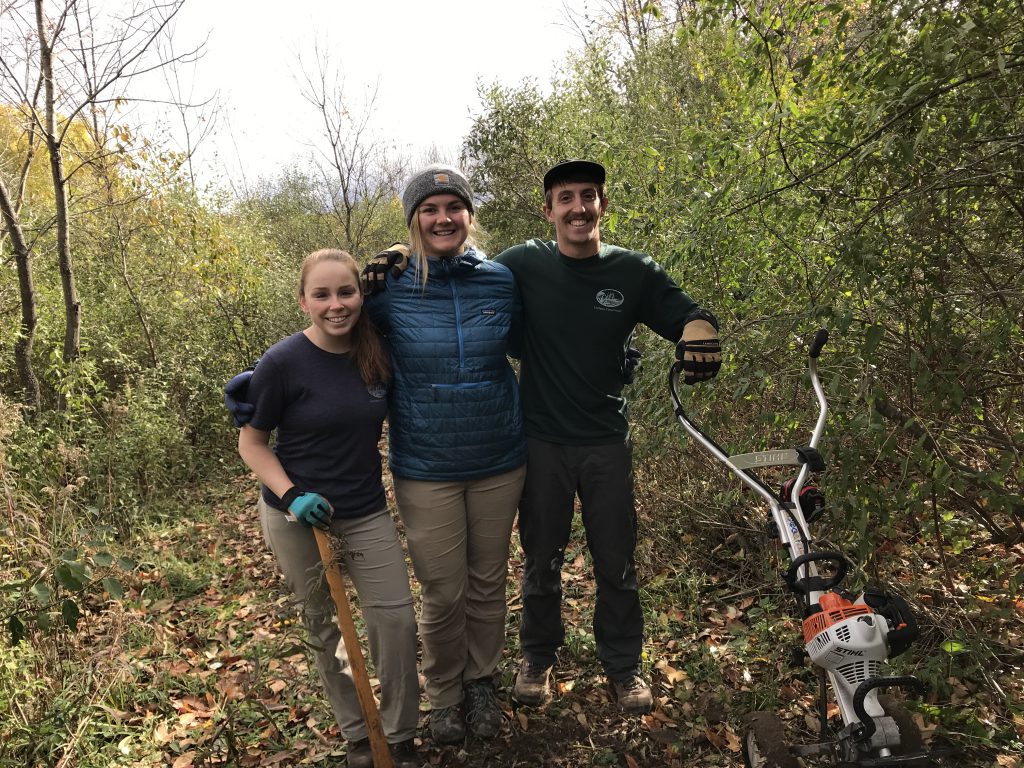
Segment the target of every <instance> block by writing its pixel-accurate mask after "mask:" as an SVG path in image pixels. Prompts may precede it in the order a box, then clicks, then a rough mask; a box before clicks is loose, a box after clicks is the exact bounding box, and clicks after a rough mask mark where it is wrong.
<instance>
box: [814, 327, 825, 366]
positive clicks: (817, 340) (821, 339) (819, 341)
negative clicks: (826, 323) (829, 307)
mask: <svg viewBox="0 0 1024 768" xmlns="http://www.w3.org/2000/svg"><path fill="white" fill-rule="evenodd" d="M827 342H828V329H827V328H822V329H821V330H820V331H818V332H817V333H816V334H814V341H812V342H811V351H810V355H811V357H813V358H815V359H817V357H818V355H820V354H821V348H822V347H824V346H825V344H826V343H827Z"/></svg>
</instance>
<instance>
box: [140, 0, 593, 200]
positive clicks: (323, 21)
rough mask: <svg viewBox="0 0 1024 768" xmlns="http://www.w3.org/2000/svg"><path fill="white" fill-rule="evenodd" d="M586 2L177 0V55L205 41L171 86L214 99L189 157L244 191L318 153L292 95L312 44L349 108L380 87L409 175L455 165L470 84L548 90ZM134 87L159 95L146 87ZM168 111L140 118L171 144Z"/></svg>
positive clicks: (384, 131)
mask: <svg viewBox="0 0 1024 768" xmlns="http://www.w3.org/2000/svg"><path fill="white" fill-rule="evenodd" d="M599 2H600V0H590V5H591V6H593V5H595V3H598V4H599ZM586 4H587V0H566V1H565V2H559V0H516V1H515V2H514V3H513V2H470V0H445V2H440V3H438V2H433V3H432V2H415V1H413V0H391V1H390V2H380V1H379V0H378V1H377V2H374V0H362V1H361V2H352V1H351V0H290V2H281V1H280V0H273V1H271V0H186V2H185V5H184V7H183V9H182V11H181V12H180V13H179V14H178V16H177V18H176V19H175V22H174V30H173V39H174V45H175V48H176V49H177V50H178V51H179V52H180V51H184V50H187V49H189V48H190V47H194V46H196V45H198V44H199V43H202V42H203V41H204V40H205V41H206V42H205V48H204V51H205V52H204V55H203V56H202V58H201V59H200V60H199V61H198V62H196V64H195V65H194V75H192V76H190V75H189V72H188V71H187V70H182V72H181V78H182V79H183V80H184V81H188V80H189V79H191V84H192V90H191V100H192V101H194V102H202V101H205V100H206V99H211V98H213V99H215V103H216V104H218V105H219V109H218V118H217V120H216V121H215V123H214V125H215V128H214V130H213V132H212V133H211V134H210V135H209V136H208V137H207V138H206V139H205V140H204V141H203V142H202V143H201V144H200V147H199V151H198V154H197V156H198V158H199V161H200V162H199V163H198V173H197V176H198V177H199V179H200V181H205V182H207V183H216V182H217V181H218V180H219V181H223V180H224V179H230V180H231V184H232V185H235V186H238V185H239V184H241V185H245V184H252V183H253V182H255V181H256V180H257V179H258V178H259V177H260V176H265V177H266V176H273V175H275V172H276V171H278V170H279V169H281V168H282V167H284V166H286V165H288V164H289V163H291V162H293V161H294V160H295V159H296V158H302V157H305V156H308V155H309V154H310V153H311V152H312V151H314V149H315V146H316V144H317V143H318V142H319V144H320V145H321V146H323V141H322V140H321V139H319V136H320V135H321V134H320V124H319V123H318V114H317V113H316V111H315V109H314V108H313V107H312V106H310V105H309V104H308V103H307V102H306V101H305V100H304V99H303V98H302V96H301V93H300V81H301V78H302V63H300V55H301V57H302V60H303V61H305V62H308V63H307V65H306V66H307V69H309V70H310V71H315V64H316V59H315V55H314V47H315V46H320V48H321V49H322V50H325V51H328V52H329V57H330V62H331V65H332V66H335V67H336V68H337V69H338V71H340V72H341V73H342V77H343V78H344V89H345V93H346V96H347V97H348V99H349V100H350V103H352V104H353V105H355V106H356V107H357V108H360V109H361V108H362V105H363V104H364V103H365V101H366V100H367V98H368V96H369V94H370V93H371V92H372V90H373V89H374V88H376V89H377V98H376V102H375V109H374V111H373V123H374V125H375V128H376V130H377V131H378V132H379V133H378V135H379V136H381V137H383V138H385V139H387V140H390V141H394V142H395V143H396V144H397V145H398V147H399V148H400V149H401V150H402V151H404V152H405V153H407V155H408V157H409V158H410V160H411V161H412V163H413V164H414V165H416V164H417V163H422V161H423V158H424V157H425V156H426V152H427V151H428V150H429V149H430V148H431V147H434V146H436V147H439V148H440V149H441V150H442V151H443V153H444V154H445V155H446V156H447V159H450V160H455V159H457V154H458V148H459V146H460V144H461V142H462V138H463V137H464V136H465V135H466V133H467V132H468V130H469V128H470V125H471V115H473V114H479V112H480V101H479V98H478V96H477V88H478V83H480V82H482V83H484V84H487V85H489V84H491V83H494V82H496V81H497V82H500V83H502V84H505V85H515V84H518V83H520V82H522V81H523V80H524V79H532V80H533V81H534V82H535V83H536V84H537V85H538V86H540V87H541V88H542V89H546V87H547V86H549V84H550V82H551V78H552V77H553V75H554V74H555V73H556V71H557V68H558V66H559V64H560V62H562V61H563V60H564V58H565V56H566V54H567V53H568V52H569V51H572V50H578V49H579V48H581V47H582V38H581V35H580V32H579V30H578V28H577V27H576V26H575V25H574V24H573V23H572V21H571V20H570V16H569V14H576V18H577V20H578V19H580V18H582V13H583V12H584V11H585V9H586ZM162 79H163V78H162V77H161V78H160V80H162ZM143 86H145V87H144V90H145V89H155V90H159V89H160V88H161V87H163V88H166V86H165V85H164V84H163V83H162V82H158V81H157V80H154V79H152V78H151V79H150V81H148V82H147V83H142V84H139V87H143ZM134 92H135V93H136V94H138V93H139V91H138V89H135V91H134ZM203 111H204V112H205V113H207V114H209V113H211V112H212V110H211V108H210V107H209V106H208V107H206V108H205V109H204V110H203ZM170 113H171V111H168V110H167V109H163V110H160V109H159V108H158V109H156V110H155V111H154V110H152V108H151V109H150V112H149V113H148V114H147V113H142V114H143V116H144V117H145V119H146V120H147V121H152V122H153V123H157V122H161V117H162V118H163V122H164V125H163V128H162V131H170V132H173V134H174V135H176V136H179V137H180V129H178V128H177V127H176V126H177V122H178V121H177V120H176V119H174V120H167V119H166V115H168V114H170ZM193 120H195V117H194V118H193ZM149 129H150V130H151V131H154V130H155V131H156V133H157V134H158V135H159V134H160V133H161V132H162V131H161V129H155V128H154V127H153V125H152V124H151V125H150V126H149ZM164 135H166V134H164Z"/></svg>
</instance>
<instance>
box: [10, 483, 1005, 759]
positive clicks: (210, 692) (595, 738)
mask: <svg viewBox="0 0 1024 768" xmlns="http://www.w3.org/2000/svg"><path fill="white" fill-rule="evenodd" d="M654 472H655V470H654V468H648V467H644V466H641V467H640V469H639V473H638V478H637V480H638V483H637V487H638V497H639V508H640V516H641V530H642V536H641V544H640V548H639V552H638V562H639V563H640V568H641V583H642V585H643V599H644V608H645V614H646V620H647V628H648V631H647V643H646V646H645V652H644V659H645V665H646V667H645V673H646V674H647V675H648V676H649V679H650V680H651V682H652V687H653V689H654V691H655V695H656V701H657V705H656V708H655V710H654V712H653V713H652V714H650V715H648V716H645V717H642V718H626V717H623V716H622V715H620V713H619V712H618V711H617V709H616V707H615V705H614V703H613V702H612V700H611V698H610V696H609V694H608V691H607V689H606V687H605V682H604V679H603V677H602V675H601V674H600V669H599V665H598V663H597V659H596V655H595V645H594V638H593V634H592V632H591V630H590V620H591V616H592V606H593V584H592V579H591V577H590V575H589V560H588V555H587V552H586V548H585V546H584V545H583V544H582V535H577V536H574V537H573V541H572V544H571V545H570V549H569V551H568V552H567V554H566V569H565V574H564V605H565V617H566V622H567V642H566V646H565V648H564V650H563V653H562V656H561V659H560V663H559V665H558V666H557V668H556V675H555V680H556V686H557V696H556V697H555V698H554V700H553V701H552V702H550V703H549V704H547V705H546V706H544V707H540V708H532V707H519V706H517V705H516V704H515V703H514V702H513V701H512V700H511V698H510V696H509V695H508V691H509V690H510V688H511V682H512V677H513V674H514V669H515V665H516V662H517V648H516V643H517V640H516V627H517V622H518V615H519V610H520V608H521V600H520V598H519V591H518V583H517V576H518V574H519V572H520V552H519V549H518V544H517V542H515V540H514V541H513V556H512V560H511V563H510V571H509V582H508V596H509V608H510V611H509V624H508V643H507V651H506V658H505V659H504V661H503V663H502V665H501V667H500V670H501V678H500V681H499V684H500V690H501V691H502V693H501V695H500V702H501V706H502V709H503V711H504V713H505V715H506V723H505V727H504V728H503V731H502V734H501V736H500V737H499V738H498V739H497V740H496V741H494V742H492V743H485V742H479V741H474V740H470V741H469V742H467V743H466V745H465V746H464V747H462V748H455V747H437V746H435V745H433V744H432V743H431V742H430V739H429V731H428V730H427V729H426V727H425V725H426V715H427V710H428V705H427V704H426V701H425V699H424V702H423V705H422V707H423V715H424V717H423V719H422V722H421V726H423V727H421V729H420V740H421V750H422V754H423V757H424V763H425V764H427V765H432V766H496V767H498V768H506V767H507V768H512V766H551V767H552V768H554V767H555V766H565V767H566V768H567V767H568V766H581V765H596V766H599V765H614V766H628V767H629V768H637V767H638V766H670V767H671V768H696V766H739V765H742V758H741V756H740V749H741V739H742V734H743V723H744V716H745V715H746V713H748V712H750V711H753V710H765V709H767V710H772V711H776V712H778V713H779V714H780V716H781V717H782V718H783V719H784V721H785V722H786V724H787V728H788V729H789V735H790V738H791V739H793V740H794V741H798V740H802V741H814V740H816V737H817V733H816V731H817V729H818V726H817V720H816V716H815V701H814V699H815V693H816V688H817V683H816V679H815V677H814V675H813V674H812V673H811V672H810V671H809V669H808V668H807V667H804V668H792V667H791V666H790V664H789V657H790V649H791V648H792V647H794V646H795V645H796V644H797V643H798V637H799V626H798V622H797V621H796V620H795V619H794V618H792V614H793V608H792V605H791V600H790V598H789V597H787V596H786V594H784V590H783V588H782V583H781V579H780V577H779V561H778V559H777V553H776V552H775V551H774V548H773V546H772V544H771V542H770V540H769V539H768V538H767V537H766V536H765V535H764V531H763V530H761V528H760V526H759V524H758V523H756V522H752V521H751V520H750V519H749V516H748V514H747V512H746V511H744V512H739V511H737V512H736V514H735V519H733V520H731V521H730V520H728V519H726V518H727V517H728V515H725V516H723V515H721V514H718V513H716V518H717V519H710V518H709V517H707V516H706V515H705V514H704V513H702V511H701V510H697V509H689V508H687V507H686V505H685V504H684V503H683V502H681V501H680V500H679V499H678V498H674V497H673V496H672V494H671V493H669V492H668V491H666V490H665V488H664V487H663V486H662V485H660V484H659V483H658V481H657V480H656V478H655V474H654ZM179 501H180V506H177V508H176V509H174V510H173V511H170V512H169V513H168V514H166V515H164V516H163V517H162V518H161V519H160V520H159V521H156V522H155V523H154V524H153V525H152V526H151V527H150V528H148V529H147V530H146V531H145V532H144V533H141V532H140V533H139V535H138V536H137V537H136V539H135V545H134V551H133V552H131V553H130V554H131V557H125V556H122V557H121V560H120V561H119V562H116V563H113V564H112V565H111V568H110V572H111V573H115V574H116V575H117V578H118V580H119V581H120V583H122V584H123V598H122V599H121V600H117V601H114V600H111V599H110V595H109V593H105V592H101V591H99V592H98V591H94V592H93V593H91V596H90V597H88V598H86V599H85V600H83V602H82V611H81V613H82V615H81V616H80V617H79V619H78V621H77V625H76V626H77V631H76V632H71V631H70V630H69V629H68V628H67V627H63V628H60V627H57V628H55V629H54V630H52V631H51V632H49V633H43V632H42V631H41V630H39V629H32V630H30V631H29V632H28V636H26V637H25V639H24V640H23V641H22V642H20V643H18V644H17V645H13V646H11V645H9V644H4V645H3V646H2V650H0V670H2V674H0V694H2V697H0V698H2V700H3V701H5V702H6V704H0V707H4V706H6V707H7V708H8V711H7V712H6V713H5V716H4V718H2V719H0V720H2V722H3V723H5V724H4V725H2V726H0V765H2V766H5V767H6V766H11V768H14V766H19V767H20V766H62V767H66V768H70V766H78V767H80V768H101V767H105V766H115V765H117V766H174V768H189V767H190V766H194V767H195V768H199V767H200V766H203V767H207V766H276V765H282V766H286V765H323V766H327V765H334V764H343V760H344V758H343V756H344V753H345V745H344V741H343V739H342V738H341V737H340V735H339V733H338V730H337V727H336V725H335V724H334V722H333V719H332V717H331V715H330V711H329V709H328V707H327V705H326V703H325V701H324V699H323V697H322V695H321V694H320V692H319V684H318V682H317V679H316V673H315V669H314V667H313V665H312V657H311V655H310V653H309V646H308V645H307V644H306V642H305V635H304V632H303V630H302V628H301V625H300V624H298V623H297V621H296V618H297V617H296V615H295V613H294V611H293V610H292V609H291V608H290V607H289V605H288V603H287V600H286V598H285V596H284V594H283V593H282V585H281V582H280V581H279V578H278V575H277V571H276V566H275V564H274V562H273V559H272V557H271V556H270V554H269V552H268V551H267V550H266V548H265V545H264V544H263V541H262V537H261V535H260V532H259V524H258V520H257V519H256V517H255V515H254V513H253V508H254V502H255V486H254V483H253V481H252V480H251V478H249V477H247V476H245V475H243V474H242V473H241V472H239V474H238V477H237V478H236V479H234V480H231V481H228V482H226V483H219V484H211V485H208V486H205V487H202V488H199V489H195V490H194V491H193V492H191V493H189V494H188V495H187V497H185V498H182V499H180V500H179ZM8 517H9V523H10V522H13V521H14V518H13V517H11V508H10V506H9V507H8ZM682 519H685V520H686V522H685V524H683V525H682V533H681V534H680V520H682ZM577 533H578V534H580V533H581V532H580V531H577ZM7 540H8V541H9V540H10V539H7ZM878 561H879V562H878V567H879V570H880V571H884V572H885V574H886V576H887V577H888V580H889V584H890V585H892V586H894V587H895V588H897V589H901V588H905V587H906V586H908V585H911V584H913V585H916V586H915V589H916V592H915V594H916V599H915V600H914V604H915V608H916V609H917V610H918V613H919V617H920V619H921V622H922V626H923V635H922V638H921V640H920V641H919V642H918V644H917V645H916V646H915V647H914V648H912V649H911V650H910V651H909V652H908V653H907V654H906V655H905V657H900V658H899V659H897V660H896V668H897V669H898V670H899V671H900V672H907V673H913V674H916V675H918V676H919V677H921V678H922V679H923V680H924V681H925V682H927V683H928V684H929V686H930V692H929V694H928V695H926V696H925V697H924V699H923V700H921V701H920V702H907V706H908V708H909V709H910V711H911V713H912V717H913V718H914V720H915V722H916V724H917V725H918V727H919V728H920V730H921V731H922V734H923V735H924V737H925V739H926V740H927V741H929V742H931V743H932V744H933V745H952V746H954V747H955V748H956V749H957V750H958V754H957V756H956V757H955V758H954V759H953V761H952V762H950V763H948V764H949V765H956V766H972V767H973V766H977V767H978V768H980V767H981V766H1010V767H1011V768H1012V767H1016V766H1020V765H1021V764H1022V762H1021V761H1022V756H1021V755H1022V749H1021V742H1022V739H1024V718H1022V716H1021V713H1020V702H1021V701H1022V698H1024V680H1022V678H1021V675H1020V674H1019V668H1020V659H1021V639H1022V629H1024V621H1022V616H1024V602H1022V601H1021V600H1020V598H1019V596H1018V597H1017V598H1016V599H1015V598H1014V596H1012V595H1008V594H1005V593H1003V592H1000V591H999V590H998V589H988V590H985V589H982V590H978V589H971V590H968V589H966V588H965V587H963V586H962V585H963V584H964V583H965V582H964V581H963V579H964V578H965V576H966V575H968V574H967V573H966V571H967V570H971V571H972V572H973V571H978V570H979V569H981V570H984V569H985V567H986V563H991V564H996V563H999V564H1000V567H1001V568H1004V567H1005V568H1018V569H1019V568H1020V567H1021V566H1022V565H1024V548H1022V547H1021V546H1020V545H1016V546H1013V547H997V546H993V545H981V544H979V545H977V546H976V547H975V548H974V549H973V550H972V551H971V552H970V553H969V554H968V556H966V557H958V558H956V559H955V560H954V562H953V563H951V562H950V558H946V559H945V567H944V564H943V558H940V557H939V556H938V555H937V554H936V553H935V552H934V551H933V550H931V549H930V548H929V547H928V546H927V542H925V541H922V540H914V539H912V538H908V539H906V540H904V541H892V542H890V543H889V544H888V545H887V551H886V552H885V553H882V554H880V556H879V558H878ZM7 562H9V561H7ZM104 562H105V561H104ZM119 564H120V565H123V566H124V569H122V570H119ZM6 568H7V566H3V567H2V568H0V576H3V577H4V578H3V580H4V581H6V580H7V576H8V574H6V573H3V571H4V570H5V569H6ZM951 585H952V588H950V586H951ZM958 585H961V586H958ZM1015 670H1016V671H1015ZM832 714H834V712H833V713H832Z"/></svg>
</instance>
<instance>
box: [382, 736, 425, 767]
mask: <svg viewBox="0 0 1024 768" xmlns="http://www.w3.org/2000/svg"><path fill="white" fill-rule="evenodd" d="M390 748H391V762H392V763H393V764H394V766H395V768H420V766H421V765H423V761H422V760H420V757H419V755H418V754H416V742H415V741H413V740H412V739H406V740H405V741H400V742H398V743H397V744H391V745H390Z"/></svg>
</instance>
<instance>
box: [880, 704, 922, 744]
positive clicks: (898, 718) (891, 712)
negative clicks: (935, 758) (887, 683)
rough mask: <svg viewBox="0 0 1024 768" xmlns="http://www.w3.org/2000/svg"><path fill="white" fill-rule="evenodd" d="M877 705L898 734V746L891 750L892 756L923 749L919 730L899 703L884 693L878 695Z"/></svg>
mask: <svg viewBox="0 0 1024 768" xmlns="http://www.w3.org/2000/svg"><path fill="white" fill-rule="evenodd" d="M878 703H879V705H880V706H881V707H882V709H883V710H885V714H887V715H888V716H889V717H891V718H892V719H893V720H894V721H895V723H896V730H898V731H899V732H900V745H899V746H898V747H897V748H896V749H894V750H893V754H894V755H911V754H913V753H915V752H920V751H922V750H923V749H924V741H923V740H922V739H921V729H920V728H918V727H917V723H915V722H914V718H913V717H912V716H911V715H910V712H908V711H907V709H906V707H904V706H903V705H902V704H901V703H900V702H898V701H897V700H896V699H894V698H893V697H892V696H889V695H887V694H884V693H880V694H879V695H878Z"/></svg>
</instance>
